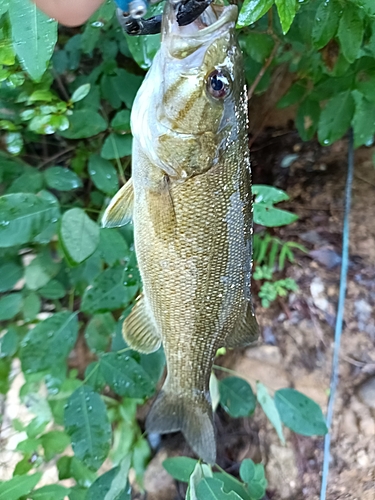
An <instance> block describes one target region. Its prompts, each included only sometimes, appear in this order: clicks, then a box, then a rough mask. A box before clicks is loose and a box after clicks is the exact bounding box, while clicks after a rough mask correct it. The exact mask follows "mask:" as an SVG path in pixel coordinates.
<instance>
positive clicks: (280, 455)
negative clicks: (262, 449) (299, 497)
mask: <svg viewBox="0 0 375 500" xmlns="http://www.w3.org/2000/svg"><path fill="white" fill-rule="evenodd" d="M266 477H267V480H268V485H269V489H270V490H273V489H274V490H276V491H277V493H278V495H277V498H278V500H290V499H291V498H295V497H294V494H295V491H296V488H297V487H298V468H297V466H296V460H295V456H294V452H293V450H291V449H290V448H285V447H284V446H277V445H275V444H271V446H270V458H269V461H268V463H267V465H266Z"/></svg>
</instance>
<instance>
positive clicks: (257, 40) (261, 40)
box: [245, 31, 275, 64]
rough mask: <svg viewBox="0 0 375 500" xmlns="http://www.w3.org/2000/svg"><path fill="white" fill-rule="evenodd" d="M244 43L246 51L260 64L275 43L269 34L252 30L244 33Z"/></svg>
mask: <svg viewBox="0 0 375 500" xmlns="http://www.w3.org/2000/svg"><path fill="white" fill-rule="evenodd" d="M245 43H246V53H247V54H248V55H249V56H250V57H251V58H252V59H254V61H256V62H258V63H260V64H264V62H265V60H266V59H267V57H268V56H269V55H270V54H271V51H272V48H273V46H274V44H275V42H274V40H273V39H272V37H271V36H270V35H267V34H265V33H256V32H252V31H250V32H249V33H246V38H245Z"/></svg>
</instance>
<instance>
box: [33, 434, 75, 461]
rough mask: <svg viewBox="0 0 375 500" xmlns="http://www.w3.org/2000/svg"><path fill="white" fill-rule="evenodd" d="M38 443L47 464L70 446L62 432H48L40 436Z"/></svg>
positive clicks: (67, 438) (66, 436) (67, 437)
mask: <svg viewBox="0 0 375 500" xmlns="http://www.w3.org/2000/svg"><path fill="white" fill-rule="evenodd" d="M40 441H41V444H42V446H43V449H44V457H45V460H46V461H47V462H49V461H50V460H51V459H52V458H54V457H55V456H56V455H59V454H60V453H63V452H64V451H65V449H66V448H67V447H68V446H69V445H70V438H69V436H68V435H67V434H66V433H65V432H63V431H50V432H47V433H46V434H43V435H42V436H40Z"/></svg>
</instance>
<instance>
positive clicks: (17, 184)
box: [7, 169, 43, 194]
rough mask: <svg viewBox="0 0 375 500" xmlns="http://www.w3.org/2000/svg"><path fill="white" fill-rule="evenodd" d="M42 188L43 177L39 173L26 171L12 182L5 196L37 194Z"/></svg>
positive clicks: (33, 170)
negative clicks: (11, 194)
mask: <svg viewBox="0 0 375 500" xmlns="http://www.w3.org/2000/svg"><path fill="white" fill-rule="evenodd" d="M42 187H43V175H42V174H41V173H40V172H37V171H35V169H32V170H26V171H25V172H24V173H23V174H22V175H20V176H19V177H17V179H16V180H15V181H14V182H12V184H11V185H10V186H9V189H7V194H10V193H18V192H21V193H37V192H38V191H40V190H41V189H42Z"/></svg>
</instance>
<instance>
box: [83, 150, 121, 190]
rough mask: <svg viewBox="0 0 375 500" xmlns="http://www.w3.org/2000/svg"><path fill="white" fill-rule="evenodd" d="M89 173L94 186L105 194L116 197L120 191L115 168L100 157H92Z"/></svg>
mask: <svg viewBox="0 0 375 500" xmlns="http://www.w3.org/2000/svg"><path fill="white" fill-rule="evenodd" d="M88 171H89V174H90V178H91V180H92V182H93V183H94V185H95V186H96V187H97V188H98V189H99V190H100V191H103V193H106V194H109V195H114V194H115V193H116V192H117V190H118V178H117V172H116V169H115V167H114V166H113V165H112V163H111V162H110V161H108V160H105V159H104V158H102V157H101V156H99V155H91V156H90V158H89V164H88Z"/></svg>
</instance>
